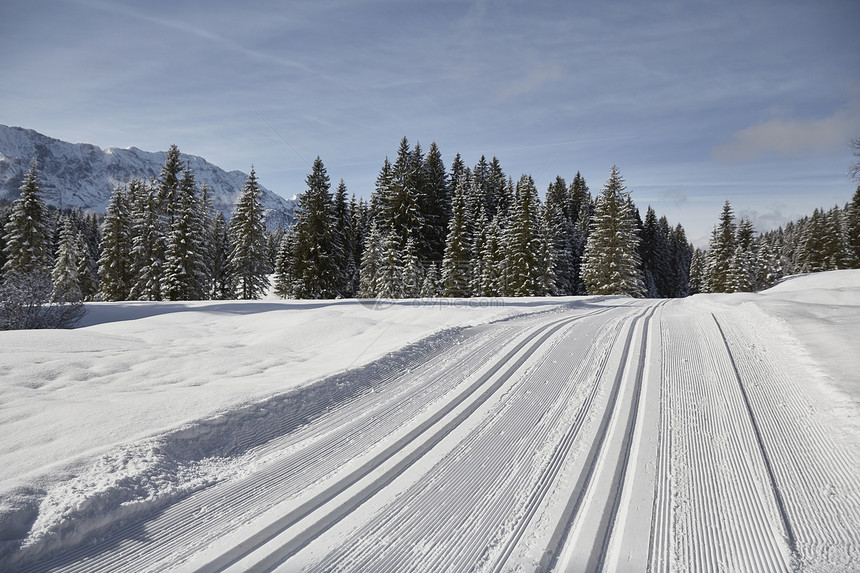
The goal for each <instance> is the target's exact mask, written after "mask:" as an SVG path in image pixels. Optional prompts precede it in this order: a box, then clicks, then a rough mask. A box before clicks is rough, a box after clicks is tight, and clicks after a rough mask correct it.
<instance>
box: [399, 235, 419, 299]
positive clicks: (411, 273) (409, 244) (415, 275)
mask: <svg viewBox="0 0 860 573" xmlns="http://www.w3.org/2000/svg"><path fill="white" fill-rule="evenodd" d="M422 275H423V271H422V268H421V263H420V262H419V261H418V253H417V252H416V249H415V241H413V240H412V237H409V238H408V239H406V248H405V249H404V251H403V279H402V284H403V288H402V296H403V297H404V298H418V297H419V296H420V295H421V285H422V282H423V281H422V279H423V277H422Z"/></svg>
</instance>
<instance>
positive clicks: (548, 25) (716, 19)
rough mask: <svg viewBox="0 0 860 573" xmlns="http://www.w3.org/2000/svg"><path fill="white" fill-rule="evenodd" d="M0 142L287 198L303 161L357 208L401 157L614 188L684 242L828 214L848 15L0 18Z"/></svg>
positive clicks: (467, 4)
mask: <svg viewBox="0 0 860 573" xmlns="http://www.w3.org/2000/svg"><path fill="white" fill-rule="evenodd" d="M0 12H2V17H0V72H2V77H3V86H2V89H0V123H3V124H6V125H16V126H21V127H27V128H32V129H35V130H37V131H40V132H42V133H44V134H46V135H49V136H52V137H56V138H59V139H63V140H67V141H73V142H87V143H94V144H96V145H98V146H100V147H127V146H132V145H133V146H136V147H139V148H141V149H145V150H148V151H157V150H164V149H166V148H167V147H168V146H169V145H170V144H172V143H175V144H177V145H178V146H179V148H180V150H182V151H183V152H186V153H192V154H195V155H202V156H204V157H206V158H207V159H208V160H210V161H211V162H213V163H215V164H217V165H219V166H221V167H223V168H226V169H241V170H243V171H248V170H249V168H250V166H251V164H253V165H254V166H255V168H256V171H257V175H258V177H259V179H260V181H261V183H262V184H263V185H265V186H266V187H268V188H269V189H271V190H273V191H276V192H278V193H280V194H282V195H284V196H286V197H289V196H292V195H293V194H295V193H299V192H301V191H302V190H303V189H304V180H305V177H306V175H307V174H308V172H309V170H310V168H309V165H308V164H309V163H311V162H312V161H313V159H314V158H315V157H316V156H320V157H321V158H322V160H323V162H324V163H325V165H326V167H327V169H328V173H329V175H330V177H331V178H332V180H333V182H336V181H337V180H338V179H341V178H342V179H344V180H345V182H346V184H347V188H348V189H349V190H350V191H351V192H354V193H356V194H357V195H360V196H364V197H368V196H369V195H370V192H371V191H372V189H373V183H374V180H375V178H376V175H377V174H378V172H379V168H380V167H381V165H382V161H383V159H384V158H385V157H386V156H391V157H393V156H394V155H395V154H396V150H397V146H398V144H399V141H400V139H401V138H402V137H403V136H406V137H407V138H408V139H409V141H410V143H415V142H416V141H417V142H420V143H421V144H422V147H423V148H424V149H425V150H426V149H427V147H428V146H429V144H430V143H431V142H432V141H435V142H437V144H438V145H439V147H440V149H441V151H442V154H443V157H444V159H445V162H446V165H448V166H450V162H451V159H452V158H453V156H454V154H455V153H458V152H459V153H460V154H461V155H462V157H463V159H464V160H465V161H466V162H467V164H470V165H474V163H476V162H477V160H478V159H479V158H480V156H481V155H486V156H487V157H488V158H490V157H492V156H497V157H498V158H499V160H500V162H501V165H502V167H503V169H504V170H505V172H506V174H508V175H510V176H512V177H513V178H514V180H516V179H518V178H519V176H520V175H521V174H523V173H529V174H531V175H532V176H533V177H534V178H535V181H536V183H537V184H538V187H539V189H540V190H541V191H543V190H545V189H546V186H547V185H548V184H549V182H550V181H551V180H552V179H554V178H555V176H556V175H561V176H563V177H565V178H566V179H567V180H568V181H570V180H571V179H572V177H573V175H574V174H575V173H576V172H577V171H581V172H582V174H583V176H584V177H585V178H586V181H587V182H588V184H589V186H590V187H591V190H592V192H594V193H596V192H597V191H598V190H599V189H600V187H601V186H602V184H603V182H604V180H605V179H606V177H607V176H608V174H609V169H610V167H611V166H612V165H613V164H617V165H618V166H619V168H620V170H621V173H622V175H623V176H624V178H625V180H626V181H627V185H628V189H629V190H631V191H632V192H633V198H634V200H635V201H636V203H637V205H638V206H639V207H640V210H641V211H642V212H643V214H644V210H645V208H646V206H647V205H649V204H650V205H652V206H653V207H654V208H655V209H656V210H657V212H658V214H664V215H666V216H667V217H668V218H669V220H670V222H671V223H673V224H674V223H678V222H680V223H682V224H683V225H684V226H685V228H686V229H687V231H688V237H689V238H690V239H691V240H695V241H696V242H701V241H700V239H701V238H703V237H706V236H707V234H708V233H709V232H710V229H711V228H712V226H713V224H714V223H715V222H716V219H717V216H718V215H719V212H720V209H721V206H722V203H723V201H725V200H726V199H729V200H730V201H731V202H732V204H733V206H734V207H735V210H736V211H737V212H738V213H739V214H742V215H747V216H748V217H750V218H752V220H753V222H754V223H755V224H756V226H757V228H759V229H760V230H764V229H766V228H768V227H770V226H773V225H777V224H783V223H785V222H786V221H787V220H790V219H793V218H796V217H798V216H802V215H805V214H808V213H811V211H812V209H814V208H815V207H818V206H822V207H831V206H833V205H834V204H837V203H838V204H840V205H842V204H844V203H845V202H846V201H848V200H849V199H850V197H851V195H852V194H853V191H854V189H855V188H856V184H854V183H852V182H850V181H849V180H848V178H847V176H846V172H847V171H848V168H849V166H850V165H851V163H852V161H853V159H854V158H853V156H852V154H851V151H850V149H849V147H848V141H849V139H850V138H851V137H857V136H860V34H858V33H857V30H858V25H860V3H858V2H856V0H810V1H804V2H798V1H793V0H777V1H770V0H768V1H764V0H744V1H742V2H735V1H733V0H730V1H721V2H704V1H699V0H686V1H669V2H659V3H649V2H641V1H624V2H613V1H606V2H579V1H558V2H556V1H553V2H542V1H540V0H528V1H522V2H520V1H498V2H491V1H453V0H452V1H440V2H437V1H432V0H425V1H422V2H416V1H393V0H310V1H304V0H299V1H289V2H271V3H267V2H243V3H239V2H220V1H213V2H161V1H152V2H145V3H144V2H107V1H103V0H62V1H58V0H45V1H41V0H4V2H3V7H2V8H0Z"/></svg>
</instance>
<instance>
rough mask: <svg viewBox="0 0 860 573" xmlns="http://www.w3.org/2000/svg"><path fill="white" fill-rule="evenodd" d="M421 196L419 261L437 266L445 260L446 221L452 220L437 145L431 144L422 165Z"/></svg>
mask: <svg viewBox="0 0 860 573" xmlns="http://www.w3.org/2000/svg"><path fill="white" fill-rule="evenodd" d="M423 171H424V172H423V176H422V181H423V182H424V188H423V193H421V195H420V196H419V200H420V202H421V218H422V220H423V221H424V225H423V227H422V228H421V238H420V240H419V245H418V258H419V259H420V260H421V261H423V262H424V263H427V262H428V261H435V262H439V261H441V260H442V257H444V256H445V238H446V236H447V234H448V220H449V219H450V218H451V189H450V186H449V184H448V175H447V173H446V171H445V163H444V162H443V161H442V153H441V152H440V151H439V147H438V146H437V145H436V142H433V143H431V144H430V149H428V150H427V155H426V156H425V158H424V163H423Z"/></svg>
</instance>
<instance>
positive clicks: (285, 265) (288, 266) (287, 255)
mask: <svg viewBox="0 0 860 573" xmlns="http://www.w3.org/2000/svg"><path fill="white" fill-rule="evenodd" d="M295 236H296V235H295V233H293V232H292V229H291V230H290V231H288V232H287V233H284V236H283V238H282V239H281V244H280V246H279V247H278V256H277V257H276V258H275V294H276V295H278V296H279V297H281V298H290V297H292V296H293V275H292V271H293V268H295V262H294V261H293V258H294V257H295V253H296V243H295Z"/></svg>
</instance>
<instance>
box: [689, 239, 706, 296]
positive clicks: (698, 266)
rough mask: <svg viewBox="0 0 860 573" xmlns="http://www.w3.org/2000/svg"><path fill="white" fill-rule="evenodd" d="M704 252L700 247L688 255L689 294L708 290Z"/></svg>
mask: <svg viewBox="0 0 860 573" xmlns="http://www.w3.org/2000/svg"><path fill="white" fill-rule="evenodd" d="M705 258H706V255H705V253H703V252H702V250H701V249H696V250H695V251H693V256H692V257H690V294H699V293H702V292H708V282H707V280H706V277H705Z"/></svg>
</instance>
